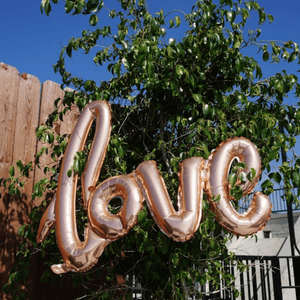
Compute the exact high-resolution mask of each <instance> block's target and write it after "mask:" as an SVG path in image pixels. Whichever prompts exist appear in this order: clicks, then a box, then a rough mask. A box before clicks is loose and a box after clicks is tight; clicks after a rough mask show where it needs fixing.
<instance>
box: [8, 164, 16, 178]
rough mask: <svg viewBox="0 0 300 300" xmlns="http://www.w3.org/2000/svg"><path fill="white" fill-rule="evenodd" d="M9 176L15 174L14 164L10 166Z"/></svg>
mask: <svg viewBox="0 0 300 300" xmlns="http://www.w3.org/2000/svg"><path fill="white" fill-rule="evenodd" d="M9 176H10V177H14V176H15V168H14V166H11V167H10V168H9Z"/></svg>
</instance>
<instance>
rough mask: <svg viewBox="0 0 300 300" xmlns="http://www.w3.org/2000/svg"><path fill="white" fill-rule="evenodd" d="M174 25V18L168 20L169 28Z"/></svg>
mask: <svg viewBox="0 0 300 300" xmlns="http://www.w3.org/2000/svg"><path fill="white" fill-rule="evenodd" d="M172 27H174V20H172V19H171V20H170V28H172Z"/></svg>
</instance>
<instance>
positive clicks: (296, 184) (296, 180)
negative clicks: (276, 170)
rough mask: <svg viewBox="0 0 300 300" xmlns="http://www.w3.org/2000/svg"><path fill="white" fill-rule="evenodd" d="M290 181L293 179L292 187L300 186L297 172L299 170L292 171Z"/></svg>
mask: <svg viewBox="0 0 300 300" xmlns="http://www.w3.org/2000/svg"><path fill="white" fill-rule="evenodd" d="M292 181H293V185H294V187H300V174H299V172H296V171H294V172H293V173H292Z"/></svg>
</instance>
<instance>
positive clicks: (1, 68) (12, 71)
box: [0, 63, 19, 299]
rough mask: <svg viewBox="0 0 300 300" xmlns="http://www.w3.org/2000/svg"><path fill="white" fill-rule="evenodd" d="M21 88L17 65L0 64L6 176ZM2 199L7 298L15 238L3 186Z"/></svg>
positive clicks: (1, 263) (1, 264) (1, 163)
mask: <svg viewBox="0 0 300 300" xmlns="http://www.w3.org/2000/svg"><path fill="white" fill-rule="evenodd" d="M18 88H19V73H18V70H17V69H16V68H13V67H10V66H7V65H5V64H3V63H1V64H0V130H1V135H0V177H7V175H8V170H9V167H10V166H11V164H12V157H13V149H14V139H13V137H14V134H15V122H16V109H17V99H18ZM0 193H1V195H2V197H1V199H0V226H1V230H0V243H1V244H0V245H1V246H0V276H1V277H0V283H1V288H0V298H1V299H4V297H5V296H4V295H3V292H2V284H3V283H5V282H6V281H7V279H8V273H9V270H10V267H11V265H12V263H13V255H12V254H11V253H10V251H9V250H8V249H7V248H6V244H7V243H10V244H11V243H13V241H14V237H13V236H10V235H9V234H8V231H7V228H8V224H9V220H10V219H11V216H10V214H9V209H8V208H9V204H10V203H9V198H8V196H7V194H5V190H4V189H3V188H1V190H0Z"/></svg>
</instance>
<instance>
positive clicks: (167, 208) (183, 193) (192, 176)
mask: <svg viewBox="0 0 300 300" xmlns="http://www.w3.org/2000/svg"><path fill="white" fill-rule="evenodd" d="M135 173H136V175H137V178H138V180H139V181H140V183H141V185H142V186H143V191H144V194H145V198H146V200H147V204H148V206H149V209H150V212H151V215H152V217H153V218H154V220H155V222H156V224H157V225H158V226H159V228H160V229H161V230H162V231H163V232H164V233H165V234H166V235H167V236H169V237H171V238H173V240H174V241H180V242H184V241H186V240H189V239H190V238H191V237H192V236H193V235H194V233H195V231H196V230H197V229H198V227H199V224H200V220H201V216H202V198H203V185H204V180H205V176H206V163H205V160H204V159H203V158H200V157H191V158H189V159H186V160H184V161H183V162H182V163H181V168H180V171H179V172H178V178H179V188H178V211H176V210H175V209H174V207H173V205H172V202H171V199H170V197H169V194H168V191H167V189H166V186H165V183H164V181H163V178H162V177H161V175H160V174H159V171H158V169H157V166H156V162H154V161H144V162H143V163H141V164H140V165H139V166H138V168H137V170H136V171H135Z"/></svg>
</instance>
